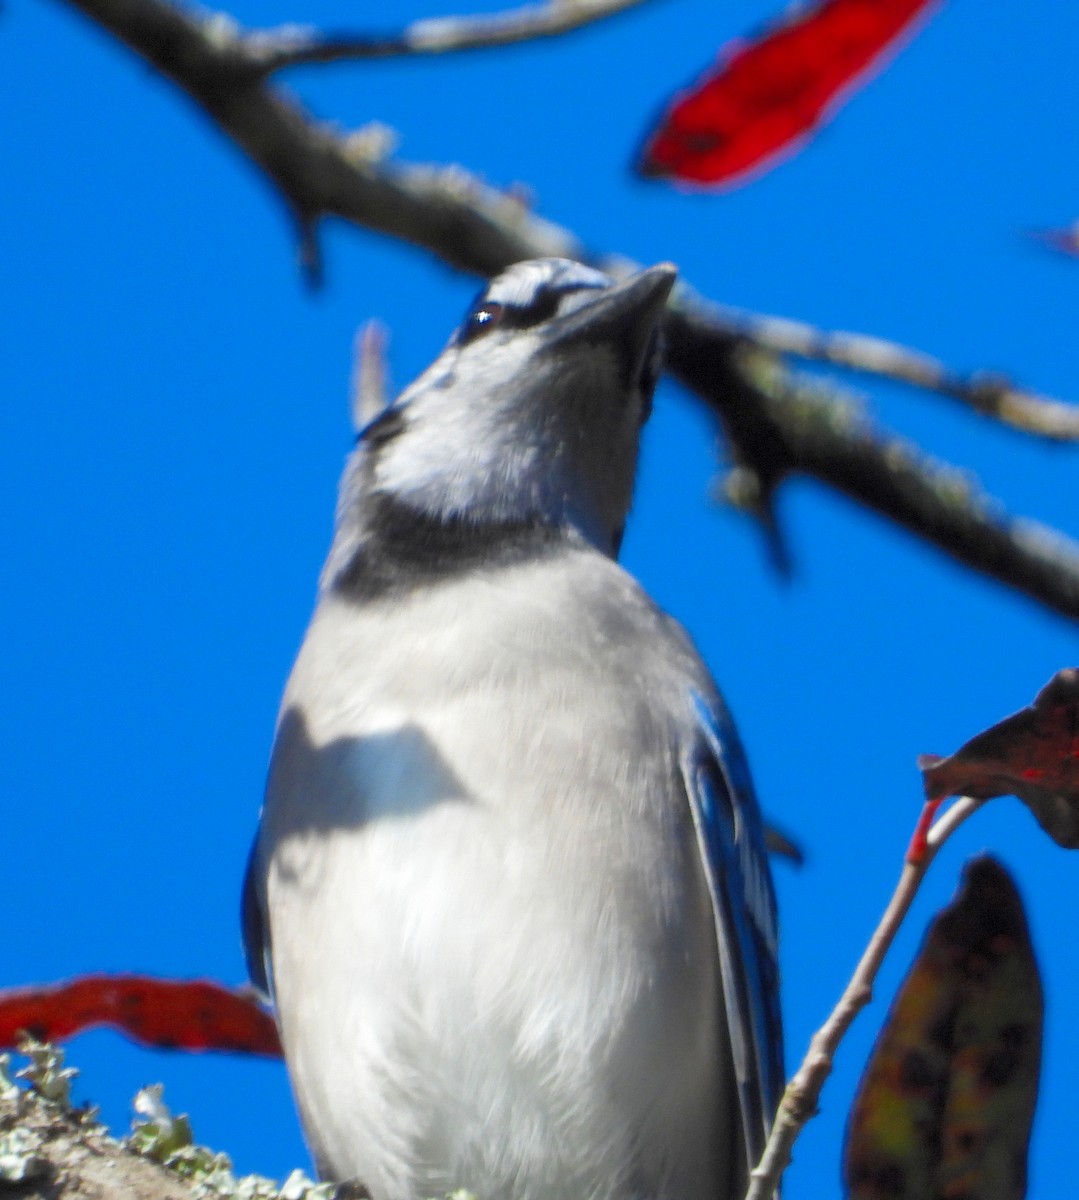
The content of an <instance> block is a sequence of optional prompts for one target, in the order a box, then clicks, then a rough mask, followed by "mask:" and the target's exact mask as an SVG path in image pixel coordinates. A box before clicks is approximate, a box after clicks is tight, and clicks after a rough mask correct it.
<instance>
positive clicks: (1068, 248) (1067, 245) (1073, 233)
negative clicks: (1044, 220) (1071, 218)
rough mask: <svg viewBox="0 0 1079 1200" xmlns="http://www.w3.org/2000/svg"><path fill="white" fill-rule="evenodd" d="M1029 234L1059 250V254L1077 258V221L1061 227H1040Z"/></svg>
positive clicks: (1078, 222)
mask: <svg viewBox="0 0 1079 1200" xmlns="http://www.w3.org/2000/svg"><path fill="white" fill-rule="evenodd" d="M1031 236H1032V237H1035V238H1037V239H1038V241H1040V242H1044V243H1045V244H1046V245H1047V246H1050V247H1052V249H1054V250H1059V251H1060V252H1061V254H1071V255H1073V256H1074V257H1077V258H1079V221H1076V222H1075V224H1074V225H1068V226H1065V228H1063V229H1041V230H1038V232H1036V233H1034V234H1032V235H1031Z"/></svg>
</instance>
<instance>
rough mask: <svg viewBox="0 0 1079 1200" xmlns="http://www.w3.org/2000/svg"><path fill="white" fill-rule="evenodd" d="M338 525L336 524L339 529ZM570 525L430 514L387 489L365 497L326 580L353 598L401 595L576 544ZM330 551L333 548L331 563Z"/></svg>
mask: <svg viewBox="0 0 1079 1200" xmlns="http://www.w3.org/2000/svg"><path fill="white" fill-rule="evenodd" d="M340 533H341V531H340V530H339V535H340ZM583 544H584V539H583V538H582V536H581V534H580V533H579V532H578V531H577V530H576V529H575V528H574V527H573V526H572V525H569V524H559V523H555V522H552V521H550V520H547V519H546V518H544V517H542V516H539V515H535V516H523V517H512V518H504V519H495V518H476V517H470V516H468V515H460V514H445V513H431V512H426V511H424V510H422V509H419V508H416V507H414V506H413V505H411V504H409V503H408V502H407V501H404V500H400V499H398V498H396V497H394V496H391V495H385V494H384V495H379V496H377V497H371V498H369V499H368V502H367V504H366V505H365V511H364V521H363V528H362V532H361V533H360V536H359V537H355V538H353V539H352V545H351V546H350V547H349V548H348V552H347V555H343V554H341V553H340V551H341V549H342V548H341V547H337V546H335V551H337V554H336V558H337V560H338V561H337V565H336V569H335V570H334V571H333V573H332V577H331V578H328V579H325V580H324V584H325V585H327V586H330V587H333V588H334V589H335V590H337V591H339V592H341V593H343V594H347V595H349V596H351V597H353V598H355V599H364V600H373V599H379V598H383V597H387V596H393V595H397V596H399V595H402V594H404V593H407V592H408V591H410V590H412V589H413V588H416V587H430V586H432V585H437V584H438V583H441V582H447V581H451V580H453V579H459V578H461V577H462V576H464V575H466V574H476V573H480V574H483V575H484V576H487V577H489V576H491V575H492V574H494V573H496V572H498V571H500V570H502V569H505V568H507V567H512V566H514V565H517V564H520V563H522V562H526V561H535V559H536V558H538V557H541V556H544V555H548V554H554V553H558V552H559V550H561V549H565V548H569V547H572V546H581V545H583ZM334 558H335V554H333V553H331V563H333V560H334Z"/></svg>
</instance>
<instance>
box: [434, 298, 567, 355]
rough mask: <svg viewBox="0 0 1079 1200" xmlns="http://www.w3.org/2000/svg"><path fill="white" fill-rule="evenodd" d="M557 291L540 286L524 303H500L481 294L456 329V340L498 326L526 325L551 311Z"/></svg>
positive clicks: (459, 341) (464, 340) (467, 339)
mask: <svg viewBox="0 0 1079 1200" xmlns="http://www.w3.org/2000/svg"><path fill="white" fill-rule="evenodd" d="M561 295H562V293H561V292H557V291H554V290H551V289H544V290H542V291H540V292H539V293H538V294H537V295H536V296H535V297H534V298H533V299H532V300H531V301H530V302H529V303H528V304H503V303H501V302H500V301H498V300H487V299H485V298H484V297H483V296H482V295H481V296H480V298H479V299H478V300H477V301H476V303H475V304H473V306H472V308H471V310H470V311H469V314H468V316H467V317H466V318H465V322H464V324H463V325H462V326H461V328H460V330H459V331H458V333H457V344H458V345H459V346H467V345H468V343H469V342H474V341H475V340H476V338H478V337H480V336H482V335H483V334H485V333H490V332H491V331H492V330H494V329H498V328H502V329H530V328H531V327H532V326H533V325H538V324H539V323H540V322H541V321H546V320H547V319H548V318H549V317H553V316H554V315H555V313H556V312H557V311H558V301H559V299H560V297H561Z"/></svg>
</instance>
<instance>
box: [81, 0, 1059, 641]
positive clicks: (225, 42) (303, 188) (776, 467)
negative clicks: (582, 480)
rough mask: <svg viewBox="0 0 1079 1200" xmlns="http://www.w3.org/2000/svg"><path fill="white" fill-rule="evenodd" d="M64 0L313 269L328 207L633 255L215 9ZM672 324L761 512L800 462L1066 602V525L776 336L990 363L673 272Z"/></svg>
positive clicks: (459, 258)
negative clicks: (945, 452) (1029, 509)
mask: <svg viewBox="0 0 1079 1200" xmlns="http://www.w3.org/2000/svg"><path fill="white" fill-rule="evenodd" d="M69 2H70V3H72V4H73V5H74V6H75V7H77V8H79V9H80V10H81V11H82V12H84V13H85V14H86V15H87V16H89V17H90V18H91V19H92V20H94V21H95V22H97V23H98V24H100V25H102V26H104V27H105V28H106V29H108V30H109V31H110V32H111V33H113V34H114V35H115V36H116V37H117V38H119V39H120V40H121V41H123V42H124V43H125V44H127V45H128V46H130V47H131V48H132V49H133V50H135V51H136V52H137V53H138V54H140V55H141V56H142V57H143V58H145V59H146V60H147V61H148V62H149V63H150V64H151V65H153V66H154V67H156V68H157V69H158V70H159V71H161V72H162V73H163V74H165V75H166V76H167V77H168V78H170V79H172V80H173V81H174V82H175V83H176V84H177V85H178V86H179V87H180V88H182V89H183V90H184V91H185V92H186V93H187V94H188V95H189V96H190V97H191V98H192V99H194V100H195V101H196V102H197V103H198V104H199V105H200V106H201V107H202V109H203V110H204V111H205V112H206V113H207V115H208V116H209V117H210V118H211V120H213V121H214V123H215V124H217V125H218V127H219V128H220V129H221V130H222V132H223V133H224V134H225V135H226V136H227V137H228V138H230V139H231V140H233V141H234V142H235V143H236V144H237V145H238V146H239V147H240V148H241V149H242V150H243V151H244V153H246V154H247V155H248V157H250V158H251V159H252V160H253V161H254V162H255V163H256V164H257V165H258V166H259V167H260V168H261V169H262V170H263V171H264V172H265V174H266V175H267V176H268V177H269V179H270V181H271V182H272V183H273V184H274V186H275V187H276V188H277V189H278V190H279V191H280V193H281V194H282V195H283V196H284V198H285V200H286V202H287V203H288V205H289V207H290V209H291V210H292V212H293V214H294V216H295V217H296V219H297V221H298V222H299V225H300V227H301V229H302V230H304V231H306V233H305V239H304V246H305V247H306V255H305V257H306V260H307V267H308V269H309V273H312V274H314V273H317V258H316V256H315V254H314V241H313V237H312V236H311V230H312V229H313V227H314V225H315V223H316V222H317V221H318V219H319V218H321V217H322V216H326V215H335V216H339V217H342V218H344V219H345V220H347V221H350V222H352V223H354V224H356V225H359V226H362V227H364V228H367V229H373V230H375V231H377V232H380V233H385V234H388V235H390V236H393V237H397V238H401V239H403V240H405V241H408V242H411V243H413V244H415V245H418V246H421V247H423V248H424V249H426V250H428V251H430V252H431V253H433V254H435V255H436V256H437V257H438V258H440V259H441V260H442V261H444V262H446V263H448V264H449V265H450V266H452V267H456V268H458V269H460V270H463V271H466V272H469V273H472V274H477V275H483V276H490V275H492V274H495V273H497V272H498V271H500V270H502V269H504V268H505V267H506V266H508V265H509V264H510V263H513V262H516V261H518V260H520V259H523V258H532V257H539V256H545V255H557V256H563V257H567V258H576V259H581V260H583V261H588V262H591V263H593V264H595V265H598V266H601V267H603V268H604V269H606V270H609V271H611V272H612V273H614V274H624V273H625V272H627V271H628V270H631V269H633V266H634V264H632V263H631V262H629V261H628V260H626V259H623V258H618V257H617V256H612V255H598V254H589V253H588V252H586V250H585V248H584V247H583V246H582V244H581V243H580V242H579V241H578V239H577V238H576V237H575V236H574V235H573V234H572V233H571V232H570V231H568V230H566V229H564V228H562V227H561V226H559V225H556V224H554V223H553V222H550V221H546V220H544V219H542V218H540V217H538V216H536V215H535V214H533V213H531V212H530V211H529V210H528V208H527V207H526V206H525V205H524V203H523V202H522V201H521V200H520V198H519V197H517V196H514V195H510V194H506V193H503V192H499V191H496V190H494V189H492V188H490V187H488V186H486V185H485V184H483V183H481V182H480V181H479V180H477V179H476V178H475V177H474V176H472V175H470V174H468V173H467V172H466V171H464V170H463V169H461V168H459V167H434V166H414V165H413V166H409V165H404V164H400V163H395V162H389V161H386V159H385V157H384V150H383V147H384V141H385V140H384V139H380V138H372V137H370V136H368V135H365V134H364V133H363V132H362V131H361V132H360V133H359V134H354V135H352V136H351V137H349V136H347V135H341V134H339V133H338V132H337V131H335V130H334V129H332V128H330V127H329V126H327V125H324V124H320V123H318V122H316V121H315V120H314V119H313V118H312V117H311V116H310V115H309V114H308V113H306V112H305V111H304V110H303V109H302V107H300V105H299V104H298V103H296V102H295V101H293V100H292V99H291V98H287V97H286V96H284V95H283V94H281V93H279V92H277V91H275V90H274V89H273V88H271V87H270V86H269V85H268V84H267V83H266V82H265V81H264V79H263V77H262V76H263V73H264V70H265V68H264V66H263V65H260V59H259V54H258V51H257V38H256V49H255V51H254V52H252V50H251V47H250V44H249V40H248V38H247V37H246V36H245V35H243V34H241V33H240V32H238V27H237V26H236V25H235V24H234V23H233V22H231V21H230V20H229V19H227V18H221V17H208V18H199V17H196V16H193V15H190V14H187V13H185V12H183V11H181V10H179V9H177V8H175V7H173V6H172V5H171V4H168V3H165V2H164V0H69ZM597 2H598V0H597ZM667 325H668V332H669V347H668V358H667V365H668V368H669V369H670V371H671V372H672V373H673V374H674V375H675V376H676V377H677V378H679V379H680V380H681V381H682V382H683V383H685V384H686V385H687V386H688V387H689V388H690V389H691V390H693V391H694V392H696V393H697V394H698V395H699V396H700V397H701V399H703V400H704V401H705V403H707V404H708V405H709V407H711V408H712V409H713V410H714V411H716V412H717V413H718V414H719V416H720V417H721V419H722V421H723V425H724V428H725V429H726V432H727V434H728V435H729V437H730V438H731V441H732V444H733V446H734V449H735V453H736V456H737V458H738V460H739V463H740V465H741V466H742V467H743V469H744V470H745V472H746V475H747V477H748V478H751V479H753V480H755V481H756V483H757V485H758V492H759V495H758V500H759V502H758V503H757V504H756V506H755V511H756V512H757V513H758V515H759V516H763V517H764V518H765V519H766V520H767V519H769V518H770V512H771V509H770V501H771V496H772V493H773V491H774V489H775V488H776V486H777V485H778V483H779V482H780V481H782V479H784V478H785V477H786V476H787V475H790V474H793V473H803V474H807V475H811V476H813V477H814V478H816V479H819V480H820V481H821V482H823V483H825V484H827V485H829V486H830V487H834V488H836V489H838V490H839V491H841V492H843V493H844V494H846V495H848V496H850V497H851V498H852V499H855V500H857V501H858V502H859V503H861V504H864V505H866V506H868V507H870V508H872V509H874V510H875V511H877V512H879V513H881V514H882V515H884V516H886V517H888V518H889V519H890V520H893V521H895V522H897V523H898V524H900V525H903V526H904V527H905V528H907V529H909V530H910V531H911V532H912V533H914V534H916V535H917V536H919V537H922V538H925V539H927V540H929V541H930V542H932V543H933V544H935V545H936V546H938V547H939V548H940V549H942V550H944V551H945V552H947V553H948V554H950V555H951V556H952V557H954V558H956V559H957V560H958V561H960V562H962V563H964V564H966V565H968V566H971V567H973V568H974V569H976V570H978V571H981V572H982V573H984V574H986V575H989V576H991V577H992V578H994V579H997V580H999V581H1001V582H1003V583H1006V584H1008V585H1009V586H1011V587H1014V588H1016V589H1017V590H1019V591H1022V592H1024V593H1025V594H1027V595H1028V596H1031V597H1033V598H1034V599H1036V600H1038V601H1040V602H1041V603H1043V604H1045V605H1047V606H1048V607H1050V608H1052V609H1054V610H1056V611H1057V612H1060V613H1062V614H1064V615H1065V616H1069V617H1072V618H1079V550H1077V548H1076V547H1075V546H1074V545H1073V544H1072V543H1070V542H1068V541H1067V540H1066V539H1064V538H1063V537H1061V536H1060V535H1057V534H1055V533H1053V532H1052V531H1049V530H1045V529H1042V528H1040V527H1037V526H1035V525H1033V524H1029V523H1026V522H1020V521H1017V520H1012V519H1009V518H1007V517H1006V516H1005V515H1004V514H1003V513H1002V512H1001V511H1000V510H999V509H998V508H997V507H996V506H995V505H992V504H990V503H989V502H987V501H986V500H984V499H982V498H981V497H979V496H978V495H977V494H976V492H975V490H974V488H973V487H972V485H971V483H970V481H969V479H968V477H967V476H965V475H961V474H960V473H959V472H958V471H956V470H955V469H953V468H947V467H942V466H934V465H930V464H929V463H927V462H926V461H925V460H924V458H923V457H921V456H920V455H919V454H918V453H917V452H916V451H915V450H914V449H912V448H911V447H909V446H907V445H905V444H903V443H901V442H899V441H898V440H896V439H894V438H890V437H887V436H882V435H879V434H877V433H875V432H874V431H872V430H871V429H870V428H869V426H868V425H867V423H866V422H864V421H861V420H856V419H854V418H853V417H852V415H851V413H850V410H849V407H845V406H844V405H842V404H837V403H836V402H835V401H834V398H832V397H823V396H822V395H821V394H820V393H819V392H818V393H813V392H812V391H810V390H809V389H807V388H805V387H799V386H798V385H797V384H796V383H795V382H794V380H793V378H792V376H791V374H790V372H789V371H787V369H786V368H785V366H784V364H783V363H782V361H781V360H780V359H779V358H778V357H777V353H779V352H782V353H794V354H798V355H799V356H801V357H806V358H817V359H825V360H826V361H830V362H832V363H833V364H835V365H840V366H844V367H847V368H850V369H856V370H858V371H861V372H863V373H870V374H874V375H880V376H884V377H887V378H893V379H894V378H903V379H904V380H906V381H907V382H912V383H916V384H918V385H919V386H925V387H933V388H935V389H936V390H939V391H944V392H946V393H947V394H952V395H956V396H961V397H962V398H964V399H966V400H967V401H968V402H973V396H974V394H975V393H977V394H979V395H981V396H982V401H981V407H982V408H983V409H984V410H986V411H990V410H992V409H993V402H991V401H990V399H988V398H987V396H988V393H987V392H986V384H985V377H981V381H980V382H979V377H977V376H975V377H974V379H973V380H971V381H967V382H965V383H963V382H962V381H961V380H959V377H957V376H955V375H954V373H951V372H949V371H947V369H946V368H943V367H941V365H940V364H938V363H934V362H933V361H932V360H929V359H926V358H924V357H922V356H919V355H916V354H915V353H914V352H913V351H901V350H900V349H899V348H897V347H889V346H888V344H887V343H880V342H875V341H874V340H872V339H858V338H855V337H854V336H853V335H841V336H832V337H829V336H827V335H823V334H818V333H817V332H816V331H814V330H811V329H810V328H809V327H808V326H798V325H794V324H790V323H788V324H786V325H785V326H784V325H777V324H776V322H775V321H774V320H772V319H767V318H756V319H752V318H746V317H741V318H739V319H738V320H737V321H735V322H732V321H731V319H730V317H729V316H727V317H724V314H723V310H721V309H718V308H717V307H716V306H714V305H711V304H709V303H707V302H705V301H703V300H702V299H701V298H700V297H698V296H696V295H695V294H694V293H693V292H692V289H690V288H689V287H688V286H685V285H683V286H681V287H680V288H679V289H677V291H676V293H675V298H674V301H673V303H672V308H671V311H670V313H669V317H668V322H667ZM874 347H875V351H874V352H870V351H871V350H873V348H874ZM882 347H886V348H887V353H885V352H884V351H883V350H882ZM994 386H996V387H997V389H998V391H997V401H996V402H995V403H996V408H997V409H999V410H1000V413H1001V414H1002V413H1003V412H1004V410H1005V409H1007V410H1008V412H1009V413H1010V414H1012V415H1011V416H1009V418H1008V419H1010V420H1014V411H1015V410H1016V409H1017V408H1020V409H1026V410H1028V416H1029V410H1030V409H1031V407H1032V405H1031V404H1030V403H1029V402H1030V401H1032V400H1036V401H1037V403H1036V404H1034V405H1033V408H1035V409H1037V410H1038V411H1040V412H1042V413H1043V415H1044V410H1045V409H1046V408H1047V407H1048V408H1049V409H1051V410H1052V413H1053V414H1054V416H1053V420H1056V421H1057V422H1058V423H1060V424H1061V425H1067V424H1068V423H1069V422H1071V421H1073V420H1074V418H1073V417H1072V416H1071V415H1070V414H1071V410H1069V409H1067V408H1066V407H1065V406H1064V405H1060V404H1058V403H1057V402H1055V401H1045V400H1042V399H1041V398H1035V397H1030V396H1028V395H1027V394H1026V393H1020V392H1016V391H1015V390H1014V389H1011V388H1010V387H1006V388H1005V391H1004V393H1001V392H1000V388H1001V387H1003V386H1004V385H1000V384H997V385H994ZM989 391H990V392H991V391H992V388H990V389H989ZM1005 399H1007V401H1008V402H1007V403H1005V402H1004V400H1005ZM1062 414H1068V415H1067V417H1066V418H1065V417H1064V416H1062ZM1039 419H1041V418H1039ZM1048 425H1052V421H1049V422H1048ZM1040 432H1043V433H1044V432H1046V430H1045V429H1041V430H1040ZM1049 436H1056V435H1053V434H1049ZM748 506H750V507H753V506H752V505H748Z"/></svg>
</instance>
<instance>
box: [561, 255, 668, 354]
mask: <svg viewBox="0 0 1079 1200" xmlns="http://www.w3.org/2000/svg"><path fill="white" fill-rule="evenodd" d="M677 277H678V269H677V267H675V266H673V265H672V264H671V263H659V264H658V265H657V266H654V267H648V268H646V269H645V270H643V271H638V272H637V274H636V275H631V276H630V277H629V278H628V279H624V280H623V281H622V282H621V283H616V284H615V285H614V286H613V287H610V288H607V289H605V290H604V291H601V292H597V293H596V298H595V299H594V300H592V301H591V302H590V303H588V304H585V305H584V306H583V307H581V308H578V309H576V310H575V311H574V312H571V313H567V314H566V315H565V316H564V317H558V318H556V319H555V320H554V321H552V322H551V324H550V335H549V336H550V341H549V345H550V346H552V347H555V346H565V345H566V344H567V343H569V342H577V341H584V342H613V343H615V344H616V345H619V346H620V347H621V348H622V349H623V350H625V351H627V352H628V353H629V355H631V356H635V355H639V354H642V353H643V352H644V350H645V348H646V347H647V346H648V344H649V340H650V339H651V336H652V333H653V331H654V330H655V327H656V325H657V324H658V323H659V319H660V314H661V313H662V312H663V306H664V304H666V302H667V297H668V296H669V295H670V294H671V288H673V287H674V281H675V279H676V278H677Z"/></svg>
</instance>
